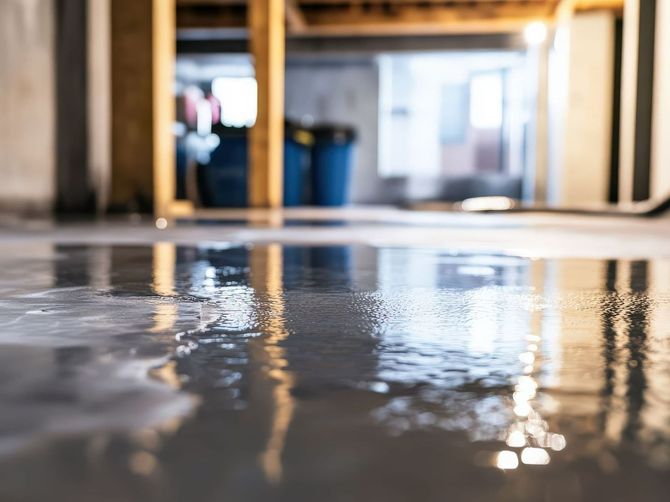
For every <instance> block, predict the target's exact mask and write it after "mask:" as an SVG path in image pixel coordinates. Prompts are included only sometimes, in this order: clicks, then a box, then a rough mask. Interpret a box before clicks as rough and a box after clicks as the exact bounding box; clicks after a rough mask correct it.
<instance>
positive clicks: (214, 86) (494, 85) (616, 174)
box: [0, 0, 670, 216]
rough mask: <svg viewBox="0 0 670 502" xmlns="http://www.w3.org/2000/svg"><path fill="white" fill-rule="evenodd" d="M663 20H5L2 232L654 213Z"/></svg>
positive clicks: (14, 3) (225, 16)
mask: <svg viewBox="0 0 670 502" xmlns="http://www.w3.org/2000/svg"><path fill="white" fill-rule="evenodd" d="M668 57H670V2H665V1H656V0H625V1H624V0H477V1H475V0H364V1H363V0H349V1H347V0H249V1H248V2H247V1H245V0H3V1H2V2H0V90H1V92H0V117H2V118H1V120H0V128H1V129H0V176H1V177H2V179H3V182H2V183H0V211H3V212H5V213H17V214H38V215H45V214H46V215H48V214H51V213H52V212H54V211H55V212H57V213H65V214H68V213H70V214H91V215H102V214H105V213H108V212H110V211H111V212H139V213H143V212H147V213H149V212H154V213H155V214H156V215H165V216H171V215H178V214H181V215H183V214H191V213H193V212H194V211H198V210H200V209H203V208H221V207H249V206H254V207H279V206H281V205H286V206H312V205H321V206H341V205H347V204H354V205H368V206H371V205H376V206H379V205H383V206H388V205H392V206H401V207H406V206H408V205H410V206H411V205H412V204H415V203H421V202H426V201H437V202H452V201H462V200H464V199H469V198H473V197H479V196H497V195H500V196H506V197H510V198H513V199H517V200H521V201H524V202H527V203H539V204H549V205H555V206H571V205H590V204H600V203H608V202H609V203H627V202H631V201H640V200H646V199H649V198H650V197H659V196H663V195H664V194H666V192H667V193H670V167H669V166H670V145H669V143H670V142H669V141H668V139H670V113H668V112H670V67H669V66H668V65H667V64H663V62H664V61H667V60H668Z"/></svg>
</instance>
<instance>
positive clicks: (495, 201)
mask: <svg viewBox="0 0 670 502" xmlns="http://www.w3.org/2000/svg"><path fill="white" fill-rule="evenodd" d="M512 207H514V201H513V200H512V199H510V198H509V197H496V196H493V197H473V198H471V199H465V200H464V201H463V202H461V209H463V211H504V210H506V209H511V208H512Z"/></svg>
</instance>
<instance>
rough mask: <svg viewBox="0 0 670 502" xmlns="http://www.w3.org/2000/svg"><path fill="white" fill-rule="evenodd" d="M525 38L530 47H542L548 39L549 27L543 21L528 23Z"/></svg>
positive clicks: (524, 33)
mask: <svg viewBox="0 0 670 502" xmlns="http://www.w3.org/2000/svg"><path fill="white" fill-rule="evenodd" d="M523 38H525V39H526V43H527V44H528V45H540V44H542V43H543V42H544V41H545V40H546V39H547V25H546V24H544V23H543V22H542V21H533V22H532V23H528V24H527V25H526V27H525V28H524V29H523Z"/></svg>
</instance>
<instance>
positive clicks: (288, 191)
mask: <svg viewBox="0 0 670 502" xmlns="http://www.w3.org/2000/svg"><path fill="white" fill-rule="evenodd" d="M313 142H314V136H313V135H312V133H311V132H309V131H307V130H306V129H304V128H301V127H299V126H297V125H295V124H293V123H290V122H286V129H285V132H284V206H286V207H291V206H300V205H302V204H306V203H307V202H308V201H309V190H308V188H309V160H310V159H309V152H310V147H311V146H312V143H313Z"/></svg>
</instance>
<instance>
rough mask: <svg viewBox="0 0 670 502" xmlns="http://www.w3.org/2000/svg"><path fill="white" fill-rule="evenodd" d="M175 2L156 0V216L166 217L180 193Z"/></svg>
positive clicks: (154, 61)
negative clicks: (177, 158) (176, 144)
mask: <svg viewBox="0 0 670 502" xmlns="http://www.w3.org/2000/svg"><path fill="white" fill-rule="evenodd" d="M176 8H177V7H176V5H175V0H153V23H152V63H153V65H152V72H153V75H152V77H153V87H152V91H153V96H152V99H153V125H154V127H153V138H152V140H153V151H154V158H153V172H154V215H155V216H157V217H159V216H167V215H168V214H169V212H170V205H171V204H172V203H173V202H174V199H175V197H176V193H177V173H176V169H177V167H176V147H175V138H174V134H173V132H172V125H173V123H174V121H175V98H174V93H173V88H174V78H175V77H174V66H175V60H176V56H177V21H176Z"/></svg>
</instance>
